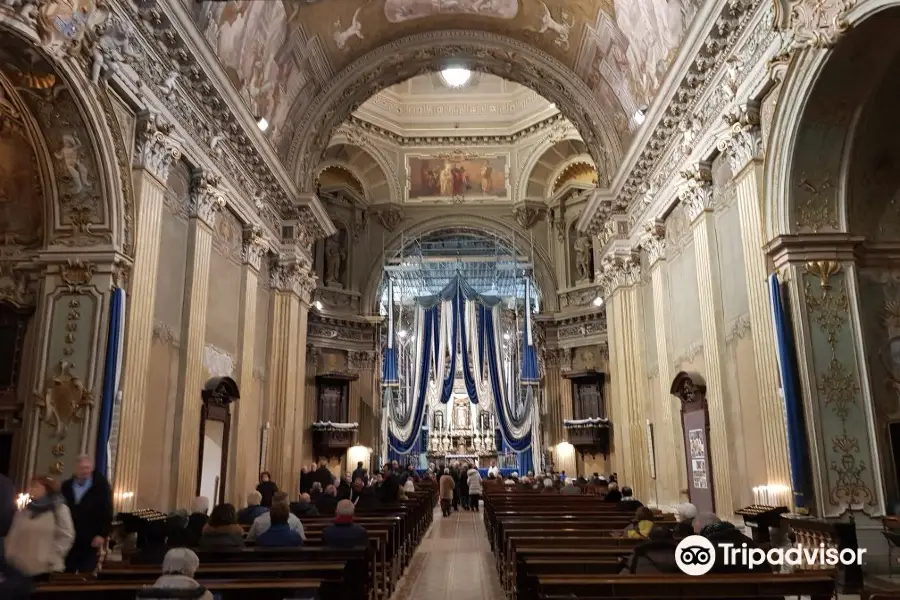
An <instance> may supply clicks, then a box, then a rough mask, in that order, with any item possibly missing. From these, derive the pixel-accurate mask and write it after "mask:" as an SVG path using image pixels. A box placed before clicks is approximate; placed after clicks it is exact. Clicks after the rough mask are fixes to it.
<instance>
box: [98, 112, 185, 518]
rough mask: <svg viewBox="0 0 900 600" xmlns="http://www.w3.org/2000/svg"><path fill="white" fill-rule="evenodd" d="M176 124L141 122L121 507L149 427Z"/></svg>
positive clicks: (118, 477)
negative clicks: (165, 210) (150, 371)
mask: <svg viewBox="0 0 900 600" xmlns="http://www.w3.org/2000/svg"><path fill="white" fill-rule="evenodd" d="M171 129H172V128H171V125H169V124H168V123H165V122H164V121H163V120H162V119H161V118H159V117H157V116H156V115H154V114H147V115H145V116H144V117H143V119H142V120H141V122H140V123H139V124H138V127H137V132H136V139H135V152H134V169H133V171H132V179H133V182H134V195H135V205H136V206H137V216H136V220H137V225H136V227H135V235H134V237H135V243H134V269H133V271H132V273H131V281H130V289H129V290H128V303H127V310H126V313H125V320H126V325H125V341H124V347H125V357H124V364H123V366H122V380H121V390H122V410H121V413H120V414H121V418H120V421H119V429H118V436H117V439H118V442H117V446H116V451H115V472H114V473H113V474H112V479H113V488H114V497H115V499H116V507H117V508H119V509H122V508H128V507H126V506H125V505H124V504H123V503H122V502H121V501H120V499H121V498H128V499H130V498H137V497H138V493H139V490H138V483H139V481H140V453H141V445H142V441H143V433H144V413H145V410H146V403H147V398H146V393H147V377H148V369H149V364H150V348H151V346H152V344H153V317H154V314H155V306H156V284H157V271H158V269H159V244H160V233H161V232H160V228H161V224H162V210H163V196H164V195H165V190H166V180H167V179H168V177H169V168H170V167H171V164H172V162H173V161H174V160H177V159H178V158H179V157H180V151H179V150H178V148H177V146H176V145H175V144H174V142H173V140H172V139H171V138H170V137H169V133H170V132H171Z"/></svg>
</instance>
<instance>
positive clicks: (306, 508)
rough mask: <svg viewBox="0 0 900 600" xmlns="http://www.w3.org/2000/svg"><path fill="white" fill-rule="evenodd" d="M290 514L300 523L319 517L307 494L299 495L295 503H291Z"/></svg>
mask: <svg viewBox="0 0 900 600" xmlns="http://www.w3.org/2000/svg"><path fill="white" fill-rule="evenodd" d="M291 512H292V513H294V515H295V516H296V517H297V518H298V519H300V520H301V521H302V520H303V519H306V518H308V517H318V516H319V509H317V508H316V506H315V505H314V504H313V503H312V500H311V499H310V497H309V494H300V499H299V500H298V501H297V502H291Z"/></svg>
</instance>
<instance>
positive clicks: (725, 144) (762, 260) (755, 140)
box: [719, 105, 791, 486]
mask: <svg viewBox="0 0 900 600" xmlns="http://www.w3.org/2000/svg"><path fill="white" fill-rule="evenodd" d="M727 120H728V123H729V126H730V127H729V131H728V135H727V136H725V137H724V138H723V139H722V141H721V142H720V143H719V149H720V150H722V151H723V152H724V153H725V156H726V157H727V159H728V161H729V163H730V165H731V171H732V173H733V174H734V181H735V185H736V189H737V202H738V211H739V215H740V221H741V246H742V249H743V256H744V265H745V268H746V273H747V278H746V279H747V296H748V300H749V308H750V327H751V330H752V331H753V355H754V365H755V367H756V381H757V389H758V393H759V400H758V401H759V410H760V417H761V419H762V422H763V424H764V426H763V428H762V431H763V436H764V437H763V452H764V455H765V461H766V473H767V476H768V482H766V484H767V485H786V486H790V481H791V474H790V464H789V461H788V439H787V426H786V420H785V412H784V402H783V401H782V399H781V396H780V394H779V389H780V387H781V376H780V374H779V371H778V361H777V356H778V349H777V347H776V344H775V334H774V332H775V324H774V321H773V318H772V303H771V300H770V298H769V285H768V275H769V270H768V266H767V264H766V256H765V254H764V253H763V252H762V251H761V248H762V247H763V245H764V243H765V240H764V238H763V226H762V222H763V215H762V213H761V206H762V205H763V192H762V190H763V162H762V160H761V155H762V131H761V129H760V125H759V111H758V109H757V107H755V106H752V105H743V106H739V107H736V108H735V110H734V111H733V112H732V113H731V114H729V115H728V119H727Z"/></svg>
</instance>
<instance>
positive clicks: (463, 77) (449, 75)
mask: <svg viewBox="0 0 900 600" xmlns="http://www.w3.org/2000/svg"><path fill="white" fill-rule="evenodd" d="M471 77H472V71H470V70H468V69H463V68H461V67H448V68H446V69H444V70H443V71H441V79H443V80H444V83H446V84H447V85H448V86H450V87H452V88H458V87H462V86H464V85H466V84H467V83H468V82H469V79H471Z"/></svg>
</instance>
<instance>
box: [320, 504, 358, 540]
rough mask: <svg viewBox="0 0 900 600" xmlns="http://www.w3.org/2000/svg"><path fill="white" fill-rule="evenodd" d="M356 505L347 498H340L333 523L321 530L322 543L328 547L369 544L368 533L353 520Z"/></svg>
mask: <svg viewBox="0 0 900 600" xmlns="http://www.w3.org/2000/svg"><path fill="white" fill-rule="evenodd" d="M354 512H356V507H354V506H353V503H352V502H350V501H349V500H341V501H340V502H338V503H337V507H336V508H335V517H334V525H330V526H328V527H326V528H325V530H324V531H323V532H322V545H323V546H327V547H329V548H357V547H360V546H363V547H366V546H368V545H369V534H368V532H366V530H365V529H364V528H363V527H361V526H359V525H357V524H356V523H354V522H353V514H354Z"/></svg>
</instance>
